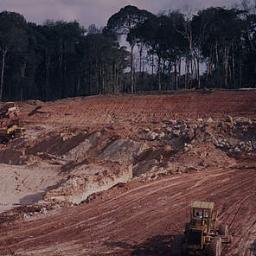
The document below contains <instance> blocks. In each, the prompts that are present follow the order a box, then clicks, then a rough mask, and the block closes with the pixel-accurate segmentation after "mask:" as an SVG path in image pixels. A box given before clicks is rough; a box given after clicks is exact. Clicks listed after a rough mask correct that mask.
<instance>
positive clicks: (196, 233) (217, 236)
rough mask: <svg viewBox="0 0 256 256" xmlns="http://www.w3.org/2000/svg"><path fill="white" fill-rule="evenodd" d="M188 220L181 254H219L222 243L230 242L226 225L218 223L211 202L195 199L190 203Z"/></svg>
mask: <svg viewBox="0 0 256 256" xmlns="http://www.w3.org/2000/svg"><path fill="white" fill-rule="evenodd" d="M190 215H191V218H190V222H189V223H187V224H186V227H185V233H184V235H185V239H184V243H183V248H182V255H209V256H221V253H222V249H223V248H222V247H223V246H222V245H223V244H224V243H231V239H232V236H230V235H229V231H228V226H227V225H223V224H218V221H217V216H218V212H217V210H216V209H215V204H214V203H213V202H201V201H195V202H193V203H192V205H191V212H190Z"/></svg>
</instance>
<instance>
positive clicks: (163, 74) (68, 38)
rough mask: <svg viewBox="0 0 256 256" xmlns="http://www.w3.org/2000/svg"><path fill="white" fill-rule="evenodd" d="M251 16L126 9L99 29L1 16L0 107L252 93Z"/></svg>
mask: <svg viewBox="0 0 256 256" xmlns="http://www.w3.org/2000/svg"><path fill="white" fill-rule="evenodd" d="M255 9H256V8H255V6H251V7H250V8H249V7H248V6H244V8H232V9H226V8H221V7H211V8H208V9H205V10H201V11H199V12H198V13H196V14H190V15H189V14H184V13H181V12H179V11H170V12H165V13H162V14H160V15H155V14H153V13H151V12H149V11H146V10H140V9H138V8H137V7H135V6H126V7H124V8H122V9H121V10H120V11H119V12H117V13H115V14H114V15H112V16H111V17H110V18H109V20H108V23H107V25H106V27H104V28H103V29H99V28H97V27H96V26H95V25H91V26H89V27H88V28H87V29H85V28H84V27H83V26H81V25H80V24H79V23H78V22H77V21H73V22H65V21H47V22H45V23H44V24H43V25H38V24H34V23H31V22H27V21H26V20H25V18H24V17H23V16H22V15H20V14H18V13H14V12H7V11H4V12H1V13H0V100H25V99H42V100H54V99H58V98H65V97H74V96H81V95H85V96H86V95H97V94H115V93H136V92H142V91H154V90H156V91H166V90H179V89H200V88H226V89H238V88H241V87H251V88H253V87H254V88H255V87H256V82H255V78H256V62H255V60H256V11H255ZM124 40H127V42H128V45H127V47H125V46H123V45H124V42H123V41H124Z"/></svg>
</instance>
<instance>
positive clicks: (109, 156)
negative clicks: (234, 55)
mask: <svg viewBox="0 0 256 256" xmlns="http://www.w3.org/2000/svg"><path fill="white" fill-rule="evenodd" d="M17 104H18V106H19V108H20V118H21V121H22V123H23V125H24V128H25V129H26V130H25V133H24V135H23V136H22V137H21V138H16V139H14V140H13V141H10V142H9V143H8V144H5V145H1V148H0V180H1V181H0V182H1V184H0V185H1V188H0V200H1V207H0V212H1V213H0V255H20V256H21V255H22V256H25V255H26V256H28V255H31V256H32V255H33V256H36V255H39V256H40V255H65V256H66V255H152V256H153V255H181V254H180V244H179V243H180V240H181V237H182V235H183V232H184V227H185V223H186V222H187V221H188V220H189V205H190V203H191V202H192V201H194V200H206V201H213V202H215V203H216V206H217V208H218V211H219V220H220V221H221V222H222V223H225V224H228V225H229V227H230V233H231V234H232V236H233V241H232V243H231V244H227V245H225V246H224V250H223V253H222V255H223V256H224V255H230V256H231V255H237V256H253V255H256V200H255V198H256V92H255V91H253V90H252V91H213V92H188V93H179V94H173V95H147V96H145V95H144V96H129V95H126V96H95V97H88V98H75V99H65V100H60V101H55V102H40V101H29V102H24V103H17ZM39 107H40V108H39ZM35 109H38V111H34V110H35ZM31 113H32V114H31ZM14 156H15V157H14Z"/></svg>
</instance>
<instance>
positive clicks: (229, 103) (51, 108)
mask: <svg viewBox="0 0 256 256" xmlns="http://www.w3.org/2000/svg"><path fill="white" fill-rule="evenodd" d="M255 98H256V91H231V92H226V91H216V92H212V93H207V94H205V93H202V92H188V93H182V94H174V95H148V96H130V95H126V96H97V97H88V98H74V99H66V100H61V101H56V102H47V103H46V104H43V105H42V110H43V111H44V112H45V113H48V114H46V115H40V114H37V115H33V116H32V117H27V116H26V117H24V119H25V121H27V122H38V123H54V124H59V125H71V126H87V127H91V126H92V125H95V124H111V123H113V122H114V123H115V124H116V125H118V124H120V123H121V124H124V123H126V122H130V121H132V122H133V123H137V124H138V123H142V122H147V123H148V122H150V121H155V122H157V121H158V122H159V121H165V120H169V119H170V118H176V119H179V118H198V117H209V116H211V117H223V116H224V115H231V116H248V117H255V113H256V101H255ZM33 108H34V106H33V105H32V106H30V108H29V109H27V111H26V106H23V111H22V113H24V114H25V115H27V114H28V113H29V112H30V110H31V109H33Z"/></svg>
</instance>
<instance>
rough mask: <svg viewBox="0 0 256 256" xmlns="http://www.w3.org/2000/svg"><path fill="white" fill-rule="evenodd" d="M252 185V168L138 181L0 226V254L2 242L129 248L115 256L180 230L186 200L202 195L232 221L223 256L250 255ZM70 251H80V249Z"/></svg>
mask: <svg viewBox="0 0 256 256" xmlns="http://www.w3.org/2000/svg"><path fill="white" fill-rule="evenodd" d="M255 184H256V172H255V171H248V170H246V171H238V170H225V171H220V170H217V171H211V172H210V171H209V172H204V173H196V174H186V175H181V176H177V177H171V178H165V179H161V180H158V181H155V182H151V183H149V184H143V185H139V186H138V187H135V188H133V189H131V190H129V191H127V192H125V193H122V194H121V195H118V196H115V195H113V197H114V198H113V199H110V200H107V201H105V202H99V203H98V202H97V203H94V202H92V203H91V204H89V205H81V206H78V207H75V208H72V209H66V210H63V211H62V212H61V213H58V214H57V215H56V216H53V217H49V218H45V219H39V220H35V221H32V222H31V223H30V222H27V223H20V224H18V226H16V227H15V226H14V227H7V228H3V229H1V230H0V255H2V254H1V253H2V252H3V251H4V249H5V248H4V247H5V246H6V244H8V247H9V248H12V250H14V251H15V250H18V249H22V250H23V254H21V255H30V254H29V252H30V251H32V250H34V249H36V248H41V247H42V248H44V247H46V246H48V245H49V244H51V243H53V242H54V243H55V242H57V243H58V244H60V245H61V244H63V245H64V244H65V243H67V242H71V241H73V242H75V243H76V244H80V245H81V248H85V249H87V250H88V251H95V252H97V253H98V255H103V253H104V252H106V250H107V251H109V252H111V251H112V252H114V251H115V250H117V248H116V247H113V246H112V247H111V245H108V243H107V242H113V243H115V242H116V243H117V242H119V243H121V244H122V243H123V244H127V247H129V246H128V245H130V246H131V247H130V248H128V249H127V248H121V249H122V250H123V254H122V253H121V252H119V253H121V254H120V255H125V253H128V254H129V253H131V252H132V250H133V248H134V247H133V246H134V245H138V244H140V243H142V242H143V241H145V240H146V239H149V238H150V237H154V236H157V235H165V236H168V235H169V236H171V235H178V234H182V232H183V228H184V224H185V222H186V220H187V219H188V212H189V210H188V204H189V203H190V202H191V201H192V200H195V199H199V200H200V199H201V200H213V201H216V203H217V206H218V207H219V209H220V210H221V220H223V221H224V222H227V223H230V224H231V231H232V233H233V234H234V236H235V237H237V238H236V239H235V241H234V243H233V244H232V246H230V247H229V246H227V247H225V253H226V254H225V255H240V254H241V253H242V254H241V255H245V256H247V255H248V256H249V254H248V252H247V251H248V246H249V244H247V241H249V240H252V241H253V239H254V233H255V223H254V221H256V220H255V218H256V217H254V216H252V215H253V212H256V211H255V210H256V203H254V204H253V203H252V201H253V198H255V193H256V186H255V188H254V187H253V185H255ZM107 193H111V191H110V192H107ZM240 211H241V213H240V214H239V212H240ZM241 214H243V216H241ZM236 225H237V226H236ZM242 225H244V226H242ZM241 226H242V227H243V229H242V230H241ZM241 231H242V232H241ZM246 234H247V235H246ZM92 243H93V248H92V247H90V244H91V245H92ZM106 243H107V245H106ZM121 247H122V246H121ZM124 247H125V246H124ZM239 248H240V251H238V249H239ZM62 249H63V251H65V248H62ZM119 249H120V248H119ZM122 250H121V251H122ZM24 251H26V253H27V254H26V253H25V252H24ZM237 251H238V252H239V254H236V253H237ZM37 253H38V252H37ZM74 253H75V254H76V255H80V254H79V253H80V252H79V251H77V252H74ZM233 253H235V254H233ZM3 255H5V254H3ZM38 255H40V254H38ZM48 255H54V254H51V253H50V252H49V253H48ZM63 255H65V254H63ZM81 255H82V254H81ZM88 255H93V254H90V253H89V254H88ZM110 255H111V254H110Z"/></svg>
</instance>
